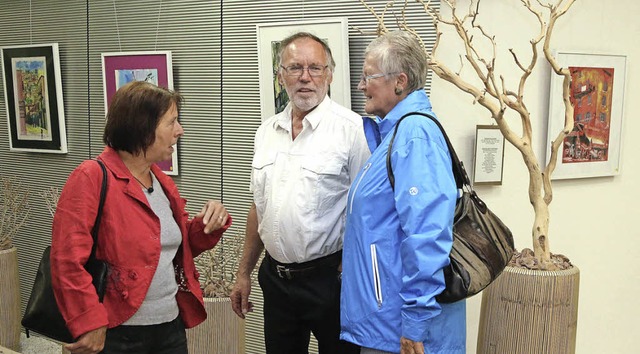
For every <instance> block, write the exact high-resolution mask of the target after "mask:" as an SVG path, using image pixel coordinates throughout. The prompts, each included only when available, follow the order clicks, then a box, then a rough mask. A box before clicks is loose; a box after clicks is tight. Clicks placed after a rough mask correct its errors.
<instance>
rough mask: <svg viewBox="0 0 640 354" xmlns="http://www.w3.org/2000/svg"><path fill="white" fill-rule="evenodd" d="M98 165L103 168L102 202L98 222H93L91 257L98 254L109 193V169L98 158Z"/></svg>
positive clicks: (99, 206) (99, 205) (99, 207)
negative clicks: (101, 223) (105, 202)
mask: <svg viewBox="0 0 640 354" xmlns="http://www.w3.org/2000/svg"><path fill="white" fill-rule="evenodd" d="M96 162H98V165H100V168H101V169H102V188H101V189H100V203H99V204H98V214H97V215H96V222H95V223H94V224H93V229H91V236H93V247H92V248H91V255H90V256H89V258H90V259H91V258H95V255H96V247H97V245H98V231H99V230H100V221H101V220H102V209H103V207H104V199H105V197H106V195H107V169H106V167H105V166H104V163H103V162H102V161H100V160H97V159H96Z"/></svg>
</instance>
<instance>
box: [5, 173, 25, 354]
mask: <svg viewBox="0 0 640 354" xmlns="http://www.w3.org/2000/svg"><path fill="white" fill-rule="evenodd" d="M28 198H29V190H28V189H27V188H26V187H25V186H24V185H23V184H22V183H21V182H19V181H17V180H16V179H14V178H5V177H2V178H0V269H2V271H1V272H0V308H1V309H2V311H0V346H3V347H6V348H9V349H12V350H18V349H19V346H20V329H21V326H20V282H19V277H18V254H17V250H16V248H15V246H14V245H13V239H14V237H15V236H16V235H17V234H18V232H19V231H20V228H22V226H24V224H25V222H26V221H27V218H28V216H29V210H30V207H29V203H28Z"/></svg>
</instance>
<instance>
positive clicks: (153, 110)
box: [102, 81, 184, 154]
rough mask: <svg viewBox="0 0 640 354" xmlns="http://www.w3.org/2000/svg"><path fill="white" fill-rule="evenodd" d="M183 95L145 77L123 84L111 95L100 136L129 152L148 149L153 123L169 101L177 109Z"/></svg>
mask: <svg viewBox="0 0 640 354" xmlns="http://www.w3.org/2000/svg"><path fill="white" fill-rule="evenodd" d="M183 100H184V98H183V97H182V95H180V94H179V93H177V92H174V91H171V90H168V89H165V88H162V87H158V86H156V85H153V84H151V83H148V82H144V81H134V82H130V83H128V84H126V85H124V86H122V87H121V88H120V89H119V90H118V91H117V92H116V93H115V95H114V96H113V99H112V100H111V104H110V105H109V111H108V112H107V124H106V126H105V127H104V135H103V137H102V140H103V141H104V143H105V144H106V145H107V146H109V147H112V148H113V149H115V150H119V151H127V152H129V153H131V154H137V153H141V152H144V151H146V150H147V148H148V147H149V146H151V144H153V143H154V141H155V140H156V135H155V131H156V127H157V126H158V123H159V121H160V117H162V116H163V115H164V114H165V113H167V111H168V110H169V108H171V104H175V105H176V109H177V110H178V112H180V108H181V106H182V102H183Z"/></svg>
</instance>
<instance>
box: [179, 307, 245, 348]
mask: <svg viewBox="0 0 640 354" xmlns="http://www.w3.org/2000/svg"><path fill="white" fill-rule="evenodd" d="M204 306H205V308H206V310H207V319H206V320H205V321H204V322H203V323H201V324H199V325H198V326H196V327H194V328H191V329H188V330H187V344H188V346H189V354H243V353H244V351H245V349H244V320H242V319H241V318H240V317H238V316H237V315H236V314H235V313H234V312H233V310H232V309H231V299H230V298H205V299H204Z"/></svg>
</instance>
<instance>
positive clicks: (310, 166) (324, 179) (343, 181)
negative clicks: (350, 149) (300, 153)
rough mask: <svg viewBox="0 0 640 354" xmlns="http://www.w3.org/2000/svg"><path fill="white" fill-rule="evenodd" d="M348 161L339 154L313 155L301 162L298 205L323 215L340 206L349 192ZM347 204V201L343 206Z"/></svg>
mask: <svg viewBox="0 0 640 354" xmlns="http://www.w3.org/2000/svg"><path fill="white" fill-rule="evenodd" d="M346 165H347V161H346V158H345V157H342V156H340V155H338V154H322V155H311V156H309V157H308V158H305V160H304V161H302V162H301V164H300V167H301V181H300V183H302V186H301V187H300V188H301V190H303V191H305V193H298V200H297V205H298V206H299V207H302V208H305V209H307V210H313V211H315V212H316V213H318V214H320V215H322V214H324V213H325V212H326V211H327V210H329V209H333V208H335V207H337V206H338V205H340V199H342V198H346V193H347V191H348V190H349V174H348V173H347V172H346V168H345V167H346ZM345 203H346V199H345V201H344V203H343V204H345Z"/></svg>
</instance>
